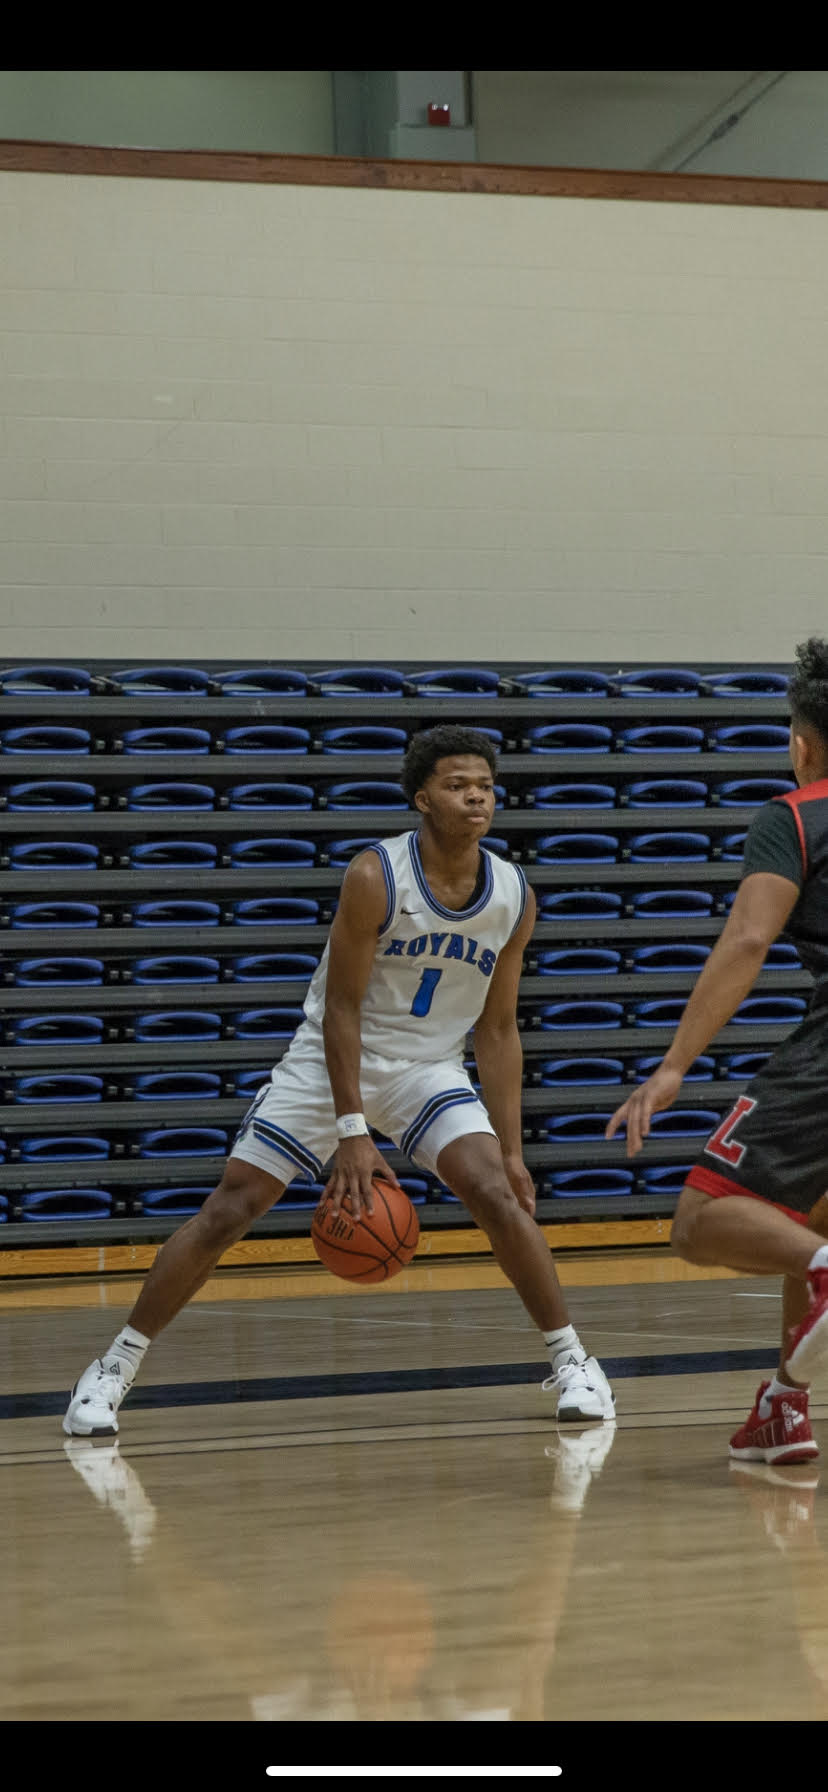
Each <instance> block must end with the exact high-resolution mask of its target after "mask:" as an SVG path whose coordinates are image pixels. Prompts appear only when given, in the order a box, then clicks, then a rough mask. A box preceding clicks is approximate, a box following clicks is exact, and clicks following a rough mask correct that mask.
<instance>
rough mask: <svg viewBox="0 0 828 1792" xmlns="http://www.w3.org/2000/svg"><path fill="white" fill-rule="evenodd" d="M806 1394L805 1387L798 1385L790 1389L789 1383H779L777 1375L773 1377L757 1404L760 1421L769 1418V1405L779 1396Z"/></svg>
mask: <svg viewBox="0 0 828 1792" xmlns="http://www.w3.org/2000/svg"><path fill="white" fill-rule="evenodd" d="M807 1392H808V1389H807V1387H806V1388H803V1387H802V1386H801V1385H798V1386H797V1387H795V1388H792V1387H791V1385H790V1382H787V1381H780V1380H779V1377H778V1375H774V1378H773V1381H772V1382H771V1383H770V1386H769V1387H767V1388H766V1389H765V1392H764V1394H763V1395H762V1398H761V1400H760V1402H759V1417H760V1419H769V1418H770V1411H771V1408H770V1403H771V1401H772V1400H778V1399H779V1396H780V1394H802V1393H807Z"/></svg>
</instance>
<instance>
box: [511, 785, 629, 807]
mask: <svg viewBox="0 0 828 1792" xmlns="http://www.w3.org/2000/svg"><path fill="white" fill-rule="evenodd" d="M526 795H527V797H530V798H531V801H532V805H533V807H534V808H535V809H556V808H562V809H580V808H591V809H612V808H614V807H615V788H614V786H613V785H612V784H587V783H586V782H585V781H581V780H579V781H578V782H572V783H568V784H567V783H559V784H536V785H534V786H531V787H530V788H529V789H528V790H527V792H526Z"/></svg>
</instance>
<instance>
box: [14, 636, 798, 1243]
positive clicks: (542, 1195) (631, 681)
mask: <svg viewBox="0 0 828 1792" xmlns="http://www.w3.org/2000/svg"><path fill="white" fill-rule="evenodd" d="M786 683H787V680H786V674H785V673H784V672H783V671H782V670H781V669H780V668H778V667H756V666H753V667H747V668H742V667H738V666H729V667H721V666H715V667H707V668H706V667H699V666H696V667H687V666H678V667H671V666H662V665H659V666H650V667H644V668H641V667H638V668H636V667H633V668H631V669H630V670H627V671H623V670H622V671H621V672H617V671H615V670H612V669H610V668H607V667H605V666H598V665H596V666H586V667H583V666H581V667H575V666H566V667H559V668H555V667H552V668H546V667H540V666H538V667H535V668H528V669H527V668H526V667H525V666H524V667H521V666H517V665H515V666H507V667H491V666H478V665H474V664H467V665H464V666H448V667H434V668H431V667H429V668H425V669H422V668H419V667H408V666H405V665H397V666H385V665H375V666H355V665H349V666H340V667H323V666H317V665H312V664H305V665H303V666H300V667H295V666H289V665H280V664H275V663H274V664H270V665H260V666H245V665H240V666H227V665H226V664H221V665H218V664H217V665H210V664H203V665H199V666H192V667H191V666H178V665H176V666H164V665H158V666H137V665H131V664H130V665H120V666H118V665H109V664H106V665H104V664H98V663H95V664H91V663H90V664H85V665H83V666H74V665H69V664H66V663H58V664H55V665H51V666H49V665H45V664H43V663H42V662H34V661H33V662H30V663H27V664H25V665H21V666H16V667H6V668H0V927H1V929H2V930H1V931H0V974H2V977H3V983H4V992H3V1017H2V1027H1V1028H0V1032H1V1033H2V1037H1V1038H0V1106H2V1121H3V1124H2V1129H1V1130H2V1140H3V1149H2V1152H0V1228H1V1229H0V1241H2V1244H3V1245H4V1246H5V1245H11V1244H12V1243H14V1245H15V1247H17V1246H20V1245H21V1244H25V1245H30V1244H34V1243H35V1242H38V1243H42V1242H43V1241H44V1240H46V1239H48V1240H49V1241H50V1242H61V1243H63V1242H69V1243H71V1242H77V1241H81V1240H82V1241H83V1242H89V1241H95V1242H97V1241H100V1240H104V1241H109V1240H112V1241H115V1240H118V1239H123V1240H135V1239H153V1240H156V1239H158V1240H160V1239H161V1238H163V1237H164V1236H166V1234H167V1233H168V1232H169V1231H171V1230H173V1229H174V1227H175V1226H176V1225H178V1224H180V1216H181V1215H182V1214H186V1213H188V1212H194V1211H196V1210H197V1208H198V1206H199V1205H200V1203H201V1201H202V1200H203V1199H204V1196H205V1194H206V1193H207V1192H208V1191H209V1189H210V1188H212V1187H213V1186H214V1185H215V1182H216V1180H217V1179H218V1176H219V1174H220V1171H221V1167H222V1163H223V1161H224V1157H225V1155H226V1151H227V1149H228V1147H229V1145H230V1143H231V1142H232V1139H233V1135H234V1132H235V1129H236V1126H237V1125H238V1122H239V1120H240V1119H241V1117H242V1115H243V1113H244V1111H245V1109H246V1107H247V1106H248V1104H249V1102H250V1100H251V1099H252V1097H253V1095H254V1094H255V1092H256V1090H257V1088H258V1087H259V1085H260V1083H261V1082H263V1081H265V1080H266V1078H267V1076H268V1075H269V1072H270V1069H271V1066H272V1064H273V1063H274V1062H275V1061H276V1060H277V1059H278V1058H279V1057H280V1056H281V1055H282V1053H283V1052H284V1050H285V1049H286V1047H287V1045H288V1044H289V1042H290V1039H291V1038H292V1036H293V1033H294V1031H295V1029H296V1026H297V1025H298V1023H299V1021H300V1020H301V1016H302V1001H303V998H304V992H305V989H306V987H307V982H308V978H309V977H310V975H311V974H312V971H313V969H314V967H315V965H316V964H317V963H318V961H319V957H320V956H321V953H322V950H323V948H324V942H325V938H326V936H327V930H328V926H329V924H330V920H331V918H332V915H333V913H334V911H335V906H336V899H337V892H338V889H339V885H340V882H341V879H342V876H343V873H344V870H345V868H346V867H347V865H348V863H349V862H350V860H351V859H352V857H353V856H354V853H355V852H357V851H359V850H360V848H361V847H362V846H364V845H366V844H368V843H369V842H370V841H372V840H375V839H378V838H382V837H383V836H384V835H387V834H389V833H396V832H399V831H401V830H402V829H404V828H406V827H408V826H409V825H412V824H413V821H414V817H413V816H412V814H411V812H410V811H409V810H408V809H407V805H406V801H405V798H404V796H403V794H402V791H401V788H400V785H399V781H398V780H399V773H400V765H401V757H402V753H403V751H404V748H405V745H406V743H407V741H408V740H409V739H410V738H411V735H412V734H413V733H414V732H415V731H417V730H418V729H421V728H426V727H429V726H431V725H433V724H435V723H438V722H448V721H452V722H461V723H466V724H468V725H471V726H474V727H478V728H484V729H485V730H486V732H487V733H488V734H489V735H490V737H491V738H492V739H493V741H494V742H495V744H496V746H497V749H498V753H499V770H498V774H497V787H498V789H497V810H496V814H495V819H494V822H493V826H492V833H491V836H490V839H489V841H488V842H487V844H488V845H489V846H490V848H491V850H493V851H495V852H498V853H501V854H504V855H506V856H507V857H510V858H513V859H515V860H517V861H519V862H520V863H521V865H522V866H523V868H524V869H525V871H526V874H527V877H528V879H529V881H530V883H531V884H532V885H533V887H534V889H535V892H536V896H537V899H538V924H537V928H536V930H535V934H534V937H533V939H532V942H531V944H530V947H529V950H528V951H527V954H526V960H525V966H524V976H523V979H522V982H521V987H520V1000H519V1025H520V1029H521V1037H522V1044H523V1051H524V1095H523V1110H524V1140H525V1156H526V1161H527V1164H528V1166H529V1168H530V1170H531V1172H532V1174H533V1176H534V1178H535V1180H536V1185H537V1189H538V1209H537V1213H538V1218H539V1220H541V1221H542V1222H543V1223H544V1224H546V1223H552V1224H554V1222H556V1221H557V1220H563V1219H565V1220H566V1221H567V1222H570V1221H578V1220H594V1219H601V1220H603V1221H607V1220H612V1219H620V1218H635V1217H638V1218H642V1217H646V1216H659V1217H661V1218H665V1219H669V1217H670V1215H671V1214H672V1212H673V1209H674V1206H675V1201H676V1198H677V1194H678V1191H679V1189H680V1187H681V1183H682V1177H683V1174H684V1172H685V1171H686V1168H687V1167H688V1166H689V1164H690V1163H692V1162H693V1161H694V1158H695V1156H696V1155H697V1153H698V1150H699V1148H700V1144H701V1142H702V1141H703V1138H704V1136H705V1135H706V1133H707V1132H709V1130H710V1128H711V1125H712V1124H714V1123H715V1121H716V1119H717V1118H718V1117H720V1116H723V1115H724V1114H725V1113H726V1112H727V1111H728V1110H729V1109H730V1108H731V1107H732V1105H733V1103H734V1101H735V1099H736V1096H737V1094H738V1092H739V1090H740V1089H741V1088H743V1087H744V1085H745V1082H746V1081H747V1080H748V1078H749V1077H750V1076H752V1075H753V1074H754V1073H755V1071H756V1069H758V1067H759V1065H760V1064H761V1063H762V1062H763V1061H764V1060H765V1059H766V1057H767V1055H768V1053H769V1052H770V1051H771V1050H772V1048H773V1046H774V1045H775V1044H776V1043H777V1042H778V1041H779V1040H780V1039H782V1038H783V1037H784V1036H785V1034H786V1033H787V1032H788V1031H790V1029H791V1027H792V1026H794V1025H795V1024H796V1022H797V1021H798V1020H799V1018H800V1017H801V1015H802V1014H803V1013H804V1011H805V1007H806V1004H807V1000H808V995H809V992H810V988H811V980H810V977H809V976H808V975H807V973H806V972H805V971H804V970H803V969H802V967H801V965H800V963H799V959H798V957H797V954H796V952H795V950H794V949H793V948H792V947H790V946H786V945H785V944H784V943H780V944H779V945H778V946H777V947H775V948H773V949H772V951H771V953H770V954H769V955H768V959H767V961H766V965H765V967H764V969H763V971H762V973H761V974H760V977H759V979H758V981H757V983H756V986H755V988H754V989H753V991H752V992H751V995H750V997H749V998H747V999H746V1000H745V1001H744V1002H743V1003H742V1005H741V1008H740V1009H739V1011H738V1013H737V1014H736V1015H735V1016H734V1018H733V1021H732V1022H731V1023H730V1024H729V1025H728V1026H727V1027H725V1028H724V1029H723V1030H722V1033H721V1034H720V1035H719V1037H718V1038H717V1039H716V1040H714V1041H713V1042H712V1043H711V1045H710V1047H709V1048H708V1052H707V1053H706V1054H705V1056H704V1057H703V1058H702V1059H699V1061H698V1062H697V1064H696V1065H694V1066H693V1067H692V1069H691V1072H690V1073H689V1075H688V1077H687V1079H686V1082H685V1085H684V1087H683V1089H682V1091H681V1093H680V1096H679V1097H678V1098H677V1101H676V1103H675V1104H674V1108H673V1109H672V1110H670V1111H669V1113H667V1114H665V1115H664V1116H661V1117H659V1118H658V1122H657V1124H655V1125H654V1128H653V1135H652V1137H651V1139H650V1140H649V1141H648V1143H647V1145H646V1147H645V1149H644V1151H643V1152H642V1153H641V1154H640V1156H639V1157H638V1158H636V1159H635V1160H634V1161H633V1162H628V1160H627V1159H626V1156H625V1149H624V1141H623V1138H619V1139H616V1140H613V1141H610V1142H608V1141H607V1140H605V1139H604V1137H603V1130H604V1126H605V1124H606V1119H607V1117H608V1115H609V1114H610V1113H611V1112H612V1111H613V1109H614V1108H615V1107H616V1106H617V1105H618V1104H619V1103H620V1102H621V1101H622V1100H623V1099H624V1095H625V1092H628V1091H629V1089H630V1088H631V1087H632V1086H633V1085H634V1084H635V1082H636V1080H637V1079H640V1078H642V1077H644V1076H646V1075H647V1074H648V1071H649V1070H650V1069H651V1068H652V1067H653V1065H654V1064H655V1063H656V1062H657V1061H658V1057H659V1055H660V1053H661V1052H662V1051H663V1050H664V1048H665V1047H666V1045H667V1044H668V1042H669V1040H670V1038H671V1035H672V1029H673V1027H674V1026H675V1023H676V1021H677V1020H678V1018H679V1015H680V1013H681V1010H682V1007H683V1005H684V1002H685V1001H686V999H687V995H688V993H689V990H690V989H691V987H692V984H693V981H694V979H695V977H696V976H697V974H698V970H699V968H700V966H701V965H702V964H703V963H704V961H705V958H706V957H707V955H708V953H709V951H710V948H711V946H712V944H713V942H714V940H715V939H716V937H717V935H718V934H719V932H720V931H721V928H722V925H723V923H724V919H725V917H726V915H727V912H728V907H729V904H730V902H731V901H732V898H733V894H734V891H735V889H736V886H737V883H738V878H739V871H740V860H741V854H742V847H743V842H744V838H745V833H746V830H747V827H748V826H749V823H750V819H751V816H752V815H753V814H754V813H755V809H756V807H757V805H758V804H759V803H761V802H762V801H764V800H765V799H766V798H767V797H768V796H771V795H774V794H777V793H778V792H780V791H784V790H786V789H789V788H792V786H793V780H792V775H791V770H790V763H789V759H788V752H787V741H788V709H787V697H786ZM468 1063H469V1067H470V1069H471V1071H472V1074H473V1075H474V1074H475V1072H474V1065H473V1057H472V1051H471V1043H470V1046H469V1053H468ZM377 1142H378V1144H379V1145H380V1147H381V1149H383V1151H385V1152H386V1153H387V1155H388V1158H389V1161H390V1162H392V1163H393V1165H394V1167H395V1169H396V1170H397V1173H398V1175H399V1176H400V1179H401V1180H402V1181H403V1183H404V1185H405V1186H407V1187H408V1189H409V1193H410V1194H411V1196H412V1199H414V1200H415V1201H417V1202H418V1204H419V1211H420V1221H421V1226H423V1227H428V1228H431V1229H434V1230H437V1229H456V1228H457V1227H458V1226H459V1225H461V1224H463V1223H466V1224H468V1223H469V1216H468V1215H467V1213H466V1210H465V1209H464V1208H463V1207H462V1206H461V1204H460V1203H459V1202H457V1201H456V1200H454V1199H453V1198H452V1197H451V1196H450V1195H449V1193H448V1191H447V1190H445V1189H444V1188H442V1187H441V1186H440V1185H439V1184H438V1183H437V1182H436V1181H435V1180H434V1179H433V1178H431V1177H428V1176H425V1175H424V1174H423V1172H422V1171H421V1170H419V1169H417V1168H415V1166H414V1165H412V1164H411V1163H410V1162H408V1161H407V1160H406V1159H405V1158H403V1157H402V1156H401V1155H400V1154H399V1153H397V1152H396V1151H395V1150H394V1149H393V1147H391V1146H390V1144H389V1142H388V1141H387V1140H382V1139H381V1138H378V1140H377ZM318 1195H319V1188H318V1186H316V1185H313V1186H311V1185H308V1184H302V1183H298V1182H297V1183H294V1184H293V1185H292V1186H291V1188H290V1190H289V1191H288V1194H287V1196H286V1197H285V1199H284V1200H283V1201H282V1202H281V1203H280V1204H279V1205H278V1206H277V1207H276V1208H274V1209H273V1210H272V1211H271V1213H270V1214H267V1215H265V1216H264V1218H263V1219H262V1220H261V1221H259V1222H258V1223H257V1224H256V1225H255V1226H254V1227H253V1228H251V1236H267V1235H276V1234H284V1235H291V1234H292V1235H295V1236H296V1235H300V1234H307V1233H308V1231H309V1227H310V1217H311V1212H312V1208H313V1206H314V1204H315V1202H316V1200H317V1199H318Z"/></svg>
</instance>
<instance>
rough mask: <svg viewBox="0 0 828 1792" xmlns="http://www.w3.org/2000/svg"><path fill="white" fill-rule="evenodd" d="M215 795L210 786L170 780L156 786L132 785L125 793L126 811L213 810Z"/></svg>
mask: <svg viewBox="0 0 828 1792" xmlns="http://www.w3.org/2000/svg"><path fill="white" fill-rule="evenodd" d="M215 804H216V793H215V791H214V789H213V786H212V784H190V783H175V782H174V781H173V780H172V779H171V780H169V781H167V780H165V781H164V782H163V783H156V784H134V785H133V786H132V789H131V790H128V791H127V805H126V806H127V808H128V809H151V810H156V809H214V808H215Z"/></svg>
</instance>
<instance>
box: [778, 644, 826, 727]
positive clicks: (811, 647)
mask: <svg viewBox="0 0 828 1792" xmlns="http://www.w3.org/2000/svg"><path fill="white" fill-rule="evenodd" d="M788 697H789V700H790V705H791V720H792V721H793V722H794V723H796V722H807V723H810V725H811V727H812V728H815V729H816V731H817V733H818V734H821V735H822V736H823V739H824V740H826V741H828V642H825V641H822V640H820V639H819V637H818V636H816V635H812V636H811V637H810V639H809V640H808V641H803V642H802V643H801V644H800V646H799V647H797V650H796V670H795V671H794V672H793V673H792V674H791V677H790V678H789V679H788Z"/></svg>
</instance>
